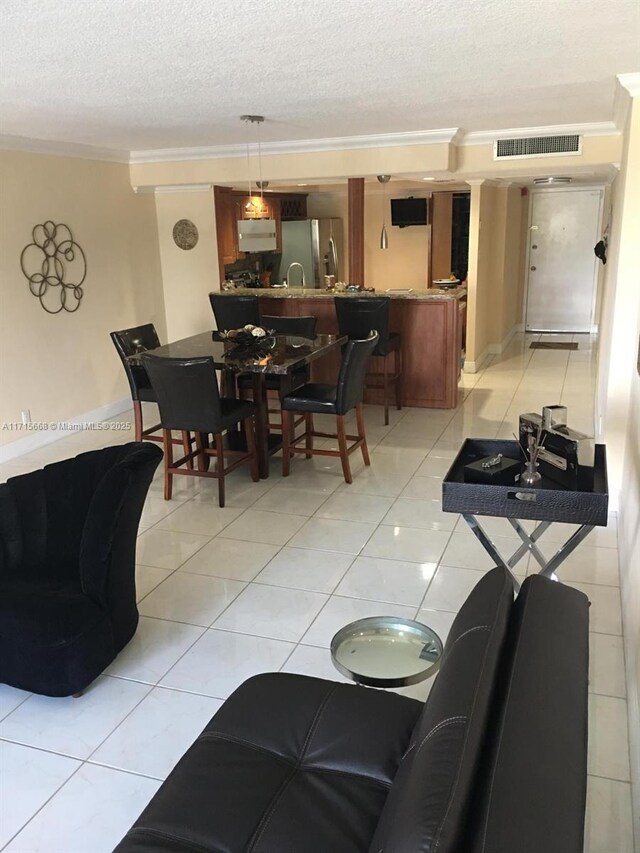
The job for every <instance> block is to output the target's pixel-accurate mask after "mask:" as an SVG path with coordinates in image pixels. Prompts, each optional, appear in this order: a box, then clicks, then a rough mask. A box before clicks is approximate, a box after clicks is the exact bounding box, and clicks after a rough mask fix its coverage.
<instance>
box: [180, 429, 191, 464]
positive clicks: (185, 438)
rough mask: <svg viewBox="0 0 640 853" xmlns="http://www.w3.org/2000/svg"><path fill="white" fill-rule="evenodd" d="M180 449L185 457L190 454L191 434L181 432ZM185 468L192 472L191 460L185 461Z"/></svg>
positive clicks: (184, 431)
mask: <svg viewBox="0 0 640 853" xmlns="http://www.w3.org/2000/svg"><path fill="white" fill-rule="evenodd" d="M182 449H183V450H184V455H185V456H188V455H189V454H190V453H191V434H190V433H188V432H187V431H186V430H182ZM187 468H188V469H189V470H190V471H193V459H187Z"/></svg>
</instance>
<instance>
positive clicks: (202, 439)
mask: <svg viewBox="0 0 640 853" xmlns="http://www.w3.org/2000/svg"><path fill="white" fill-rule="evenodd" d="M195 436H196V450H197V451H198V455H197V456H196V464H197V466H198V471H206V470H207V469H208V468H209V457H208V456H207V455H206V454H205V452H204V449H205V447H206V446H207V444H208V443H209V442H208V439H207V437H206V435H205V434H204V433H202V432H197V433H196V434H195Z"/></svg>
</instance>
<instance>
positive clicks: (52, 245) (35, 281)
mask: <svg viewBox="0 0 640 853" xmlns="http://www.w3.org/2000/svg"><path fill="white" fill-rule="evenodd" d="M31 234H32V238H33V241H32V242H31V243H28V244H27V245H26V246H25V247H24V249H23V250H22V253H21V254H20V268H21V269H22V273H23V275H24V276H25V278H26V279H27V281H28V282H29V290H30V291H31V293H33V295H34V296H37V297H38V299H39V300H40V304H41V305H42V307H43V308H44V310H45V311H46V312H47V313H48V314H59V313H60V312H61V311H63V310H64V311H68V312H69V313H73V312H74V311H77V310H78V308H79V307H80V302H81V301H82V297H83V295H84V294H83V290H82V283H83V282H84V280H85V277H86V275H87V261H86V258H85V256H84V252H83V251H82V249H81V248H80V246H79V245H78V244H77V243H76V242H75V240H74V239H73V236H72V234H71V229H70V228H69V226H68V225H63V224H62V223H58V224H56V223H55V222H52V221H51V220H50V219H47V221H46V222H43V223H41V224H39V225H36V226H35V227H34V229H33V231H32V232H31ZM56 288H60V290H57V291H56ZM47 294H49V295H47Z"/></svg>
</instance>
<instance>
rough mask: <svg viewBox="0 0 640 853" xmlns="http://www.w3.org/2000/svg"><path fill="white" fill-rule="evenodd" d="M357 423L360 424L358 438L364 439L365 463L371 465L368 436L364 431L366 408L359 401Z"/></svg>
mask: <svg viewBox="0 0 640 853" xmlns="http://www.w3.org/2000/svg"><path fill="white" fill-rule="evenodd" d="M356 424H357V426H358V438H361V439H362V444H361V445H360V449H361V450H362V458H363V459H364V464H365V465H371V459H369V448H368V447H367V436H366V435H365V431H364V409H363V408H362V403H358V405H357V406H356Z"/></svg>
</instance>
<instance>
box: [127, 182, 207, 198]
mask: <svg viewBox="0 0 640 853" xmlns="http://www.w3.org/2000/svg"><path fill="white" fill-rule="evenodd" d="M212 189H213V184H166V186H157V187H154V186H134V187H133V191H134V193H137V194H138V195H146V194H149V195H151V194H159V193H202V192H211V190H212Z"/></svg>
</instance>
